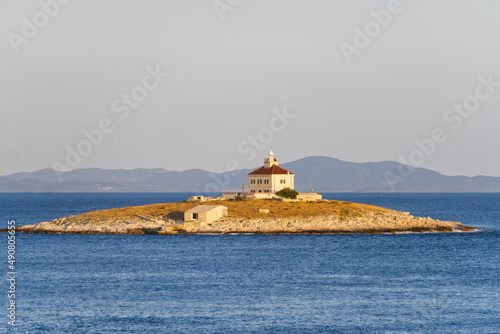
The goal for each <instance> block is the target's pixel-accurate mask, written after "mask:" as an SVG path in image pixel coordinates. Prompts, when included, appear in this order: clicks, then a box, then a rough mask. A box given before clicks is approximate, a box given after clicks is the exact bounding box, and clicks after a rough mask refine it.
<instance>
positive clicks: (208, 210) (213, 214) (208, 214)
mask: <svg viewBox="0 0 500 334" xmlns="http://www.w3.org/2000/svg"><path fill="white" fill-rule="evenodd" d="M223 216H227V207H225V206H222V205H197V206H195V207H194V208H192V209H189V210H187V211H185V212H184V221H185V222H195V221H197V222H203V223H207V224H211V223H213V222H215V221H217V220H219V219H221V218H222V217H223Z"/></svg>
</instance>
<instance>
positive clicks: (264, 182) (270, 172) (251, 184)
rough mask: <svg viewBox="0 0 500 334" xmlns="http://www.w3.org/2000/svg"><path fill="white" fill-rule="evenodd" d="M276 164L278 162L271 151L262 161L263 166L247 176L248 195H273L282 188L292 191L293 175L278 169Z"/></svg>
mask: <svg viewBox="0 0 500 334" xmlns="http://www.w3.org/2000/svg"><path fill="white" fill-rule="evenodd" d="M278 163H279V160H278V159H276V158H275V157H274V153H273V150H272V149H271V150H270V151H269V155H268V157H267V158H266V159H264V166H263V167H261V168H259V169H256V170H254V171H253V172H251V173H249V174H248V190H249V191H250V193H275V192H277V191H280V190H281V189H283V188H290V189H293V187H294V177H295V174H293V173H292V172H290V171H287V170H286V169H284V168H281V167H279V166H278Z"/></svg>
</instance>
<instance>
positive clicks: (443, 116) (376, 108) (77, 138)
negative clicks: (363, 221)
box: [0, 0, 500, 176]
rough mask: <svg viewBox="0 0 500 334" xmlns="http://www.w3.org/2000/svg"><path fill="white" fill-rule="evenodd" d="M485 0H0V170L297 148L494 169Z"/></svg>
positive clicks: (212, 163) (449, 171)
mask: <svg viewBox="0 0 500 334" xmlns="http://www.w3.org/2000/svg"><path fill="white" fill-rule="evenodd" d="M499 13H500V2H499V1H497V0H478V1H465V0H442V1H439V2H436V1H430V0H429V1H427V0H419V1H416V0H414V1H411V0H400V1H398V0H390V1H378V0H376V1H375V0H370V1H348V0H342V1H340V0H312V1H305V0H302V1H298V0H287V1H285V0H253V1H248V0H246V1H245V0H190V1H186V0H175V1H174V0H171V1H168V0H165V1H153V0H142V1H130V0H107V1H95V0H86V1H82V0H72V1H68V0H65V1H63V0H41V1H28V0H27V1H16V0H0V103H1V108H0V113H1V114H0V115H1V121H0V156H1V157H2V163H1V164H0V175H6V174H12V173H16V172H32V171H36V170H39V169H43V168H55V169H57V170H61V171H64V170H72V169H78V168H90V167H98V168H113V169H114V168H125V169H132V168H165V169H168V170H186V169H194V168H199V169H205V170H209V171H214V172H220V171H225V170H231V169H238V168H253V167H257V166H260V165H261V164H262V160H263V159H264V158H265V157H266V155H267V153H268V150H269V147H271V146H272V147H273V151H274V153H275V155H276V157H277V158H279V159H280V161H281V162H288V161H294V160H297V159H300V158H304V157H307V156H313V155H321V156H329V157H334V158H338V159H341V160H346V161H353V162H374V161H386V160H391V161H397V162H401V163H408V164H411V165H413V166H415V167H424V168H429V169H432V170H436V171H438V172H441V173H443V174H445V175H468V176H475V175H489V176H500V154H498V144H499V143H500V131H499V129H500V62H499V61H498V60H499V59H500V43H498V41H500V20H498V15H499Z"/></svg>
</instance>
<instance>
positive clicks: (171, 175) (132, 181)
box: [0, 156, 500, 193]
mask: <svg viewBox="0 0 500 334" xmlns="http://www.w3.org/2000/svg"><path fill="white" fill-rule="evenodd" d="M281 166H283V167H284V168H285V169H287V170H291V171H293V172H294V173H295V174H296V176H295V189H296V190H298V191H309V189H310V187H311V176H314V177H313V180H312V181H313V186H314V189H315V191H320V192H323V193H325V192H336V193H341V192H418V193H425V192H447V193H451V192H500V177H491V176H475V177H468V176H446V175H443V174H440V173H438V172H435V171H432V170H429V169H425V168H416V169H414V170H413V173H411V175H408V176H407V177H402V176H401V175H400V169H401V167H402V166H404V165H401V164H399V163H397V162H392V161H384V162H370V163H354V162H347V161H342V160H339V159H335V158H331V157H321V156H313V157H307V158H303V159H299V160H296V161H293V162H288V163H284V164H282V165H281ZM405 168H409V167H405ZM250 171H251V169H239V170H235V171H232V172H223V173H213V172H209V171H205V170H201V169H191V170H186V171H171V170H166V169H163V168H156V169H145V168H140V169H132V170H126V169H100V168H87V169H76V170H73V171H69V172H65V173H59V172H56V171H54V170H53V169H42V170H39V171H36V172H32V173H16V174H12V175H5V176H0V192H102V193H105V192H197V193H203V192H205V191H206V189H205V187H207V189H210V190H209V191H210V192H220V193H222V192H224V191H239V190H241V183H242V182H243V181H244V180H246V179H247V174H248V173H249V172H250ZM242 180H243V181H242Z"/></svg>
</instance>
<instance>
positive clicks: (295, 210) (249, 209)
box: [70, 200, 391, 222]
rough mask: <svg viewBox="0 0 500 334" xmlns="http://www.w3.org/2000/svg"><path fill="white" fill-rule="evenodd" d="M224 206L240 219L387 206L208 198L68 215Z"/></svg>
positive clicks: (177, 215) (344, 214)
mask: <svg viewBox="0 0 500 334" xmlns="http://www.w3.org/2000/svg"><path fill="white" fill-rule="evenodd" d="M200 204H201V205H203V204H207V205H224V206H226V207H227V208H228V216H229V217H234V218H241V219H253V218H263V217H269V218H283V217H291V216H299V217H304V218H308V217H312V216H317V215H332V214H336V215H338V216H340V217H341V218H348V217H357V216H358V217H359V216H361V215H364V214H366V213H368V212H377V213H383V212H388V211H391V210H389V209H385V208H381V207H377V206H373V205H366V204H359V203H351V202H340V201H319V202H280V201H275V200H247V201H210V202H203V203H187V202H180V203H164V204H151V205H143V206H134V207H127V208H120V209H110V210H102V211H94V212H88V213H84V214H81V215H77V216H74V217H71V218H70V220H71V221H72V222H85V221H96V220H99V221H107V220H114V221H116V220H127V219H128V218H130V217H136V216H138V215H141V216H146V217H150V218H169V219H175V220H182V218H183V214H182V213H183V211H186V210H189V209H191V208H193V207H195V206H197V205H200ZM259 209H269V213H259Z"/></svg>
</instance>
